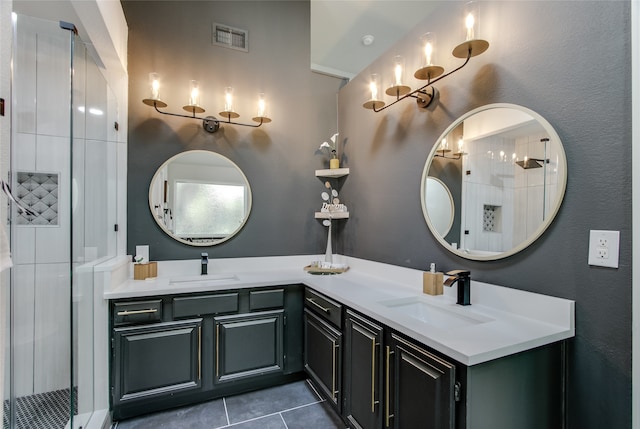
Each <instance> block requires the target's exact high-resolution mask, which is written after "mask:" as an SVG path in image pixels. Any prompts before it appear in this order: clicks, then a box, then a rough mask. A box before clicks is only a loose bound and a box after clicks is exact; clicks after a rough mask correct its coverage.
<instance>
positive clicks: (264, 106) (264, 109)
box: [258, 94, 267, 117]
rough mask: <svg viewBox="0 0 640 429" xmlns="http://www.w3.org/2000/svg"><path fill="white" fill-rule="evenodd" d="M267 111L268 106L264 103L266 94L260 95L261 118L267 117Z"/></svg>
mask: <svg viewBox="0 0 640 429" xmlns="http://www.w3.org/2000/svg"><path fill="white" fill-rule="evenodd" d="M266 111H267V105H266V102H265V101H264V94H260V95H259V96H258V116H259V117H264V116H267V115H266V114H265V113H266Z"/></svg>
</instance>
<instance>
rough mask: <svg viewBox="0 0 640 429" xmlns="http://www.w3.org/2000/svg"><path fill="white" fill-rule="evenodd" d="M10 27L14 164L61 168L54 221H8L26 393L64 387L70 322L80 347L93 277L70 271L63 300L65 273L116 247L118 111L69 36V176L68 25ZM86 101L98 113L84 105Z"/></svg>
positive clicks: (87, 330)
mask: <svg viewBox="0 0 640 429" xmlns="http://www.w3.org/2000/svg"><path fill="white" fill-rule="evenodd" d="M17 28H18V31H17V38H16V40H17V42H16V43H17V45H16V50H15V57H14V89H13V100H12V106H13V143H12V148H13V154H12V156H13V170H14V172H17V171H25V172H46V173H55V174H58V175H59V193H58V213H59V214H58V216H59V222H58V225H57V226H30V225H19V226H17V225H14V226H13V230H12V231H13V234H14V237H13V239H12V244H13V247H12V254H13V261H14V308H15V309H16V311H15V312H14V314H15V316H14V317H15V319H14V320H15V324H14V341H15V342H14V344H15V347H14V365H13V371H14V387H15V394H16V396H24V395H30V394H34V393H42V392H47V391H52V390H58V389H64V388H68V387H69V384H70V377H71V369H70V362H71V348H72V345H71V341H72V340H71V338H72V336H71V330H72V328H73V331H74V332H75V334H74V338H76V339H77V341H78V342H77V343H75V344H74V345H73V348H74V349H75V350H79V349H80V350H82V349H83V348H84V347H83V341H85V342H88V341H89V339H90V338H91V337H92V335H91V334H92V323H91V321H92V317H91V313H90V312H89V314H86V313H87V312H86V308H88V309H92V305H93V286H92V284H91V283H90V282H88V283H87V282H83V281H82V280H83V279H84V278H89V279H90V278H91V276H80V275H74V277H73V281H74V292H73V297H72V303H73V304H71V302H70V301H71V296H70V290H71V281H72V277H71V272H72V270H74V271H75V270H76V268H77V267H79V266H82V265H84V264H90V263H91V261H95V260H97V259H99V258H102V257H105V256H108V255H115V253H116V236H115V232H113V225H115V224H116V223H117V221H116V205H115V203H114V202H115V200H116V192H117V189H116V188H117V183H116V182H117V177H118V174H117V170H118V167H117V164H118V158H119V156H118V154H117V153H118V152H119V151H120V148H119V147H118V144H117V133H116V130H115V127H114V126H113V124H114V122H115V121H116V120H117V115H118V112H117V107H116V102H115V97H114V96H113V95H112V93H111V92H110V91H109V90H108V88H107V87H106V84H105V82H104V78H103V77H102V75H101V72H100V70H98V68H97V67H96V66H95V64H94V63H93V62H92V61H87V58H86V50H85V49H84V46H83V45H82V44H81V43H78V42H76V45H75V54H74V58H73V60H74V91H73V94H74V95H73V96H74V100H73V101H74V105H73V107H74V110H73V111H74V114H73V136H74V145H73V146H74V147H73V169H74V174H73V176H72V175H71V159H70V155H71V147H70V126H71V114H70V97H71V85H70V65H71V54H70V52H71V50H70V32H69V31H67V30H62V29H60V28H59V26H58V23H57V22H49V21H42V20H37V19H33V18H24V17H21V16H19V17H18V24H17ZM92 108H93V109H97V110H98V111H101V112H102V114H91V113H89V111H90V109H92ZM94 112H96V113H99V112H97V111H94ZM14 177H15V175H14ZM14 188H15V184H14ZM72 213H73V247H72V243H71V237H72V231H71V224H72V222H71V218H72V215H71V214H72ZM109 227H111V230H110V229H109ZM72 248H73V254H71V249H72ZM71 305H73V308H72V307H71ZM72 309H73V311H74V314H75V316H76V318H75V323H74V326H71V322H70V317H69V314H70V311H71V310H72ZM78 316H86V321H85V320H81V321H80V322H78ZM85 360H87V362H84V361H85ZM75 364H76V368H87V371H92V370H93V366H92V355H91V353H90V352H87V353H78V355H77V359H76V360H75ZM87 377H91V374H87ZM79 378H82V377H81V376H78V375H76V376H74V379H75V382H74V384H76V385H77V384H82V380H80V381H78V379H79ZM85 378H86V377H85ZM91 378H92V377H91ZM5 384H6V383H5ZM87 390H89V389H88V388H87ZM86 393H87V394H88V393H90V392H88V391H86ZM86 396H88V395H86ZM92 405H93V404H92V403H91V404H87V406H88V407H89V406H92Z"/></svg>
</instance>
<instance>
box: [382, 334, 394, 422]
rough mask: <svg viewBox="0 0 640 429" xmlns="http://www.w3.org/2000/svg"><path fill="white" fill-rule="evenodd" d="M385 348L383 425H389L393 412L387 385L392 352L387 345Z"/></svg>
mask: <svg viewBox="0 0 640 429" xmlns="http://www.w3.org/2000/svg"><path fill="white" fill-rule="evenodd" d="M386 349H387V353H386V355H387V362H386V364H387V365H386V374H385V387H386V389H385V390H386V392H385V393H386V395H385V397H386V401H385V407H384V408H385V413H384V414H385V427H389V426H390V425H391V419H392V418H393V417H394V415H393V414H391V413H390V411H391V410H390V404H389V403H390V402H391V400H390V398H389V396H390V394H391V390H390V386H389V362H390V361H391V355H392V354H393V353H394V352H393V351H392V350H391V348H390V347H389V346H387V347H386Z"/></svg>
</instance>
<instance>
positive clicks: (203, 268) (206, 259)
mask: <svg viewBox="0 0 640 429" xmlns="http://www.w3.org/2000/svg"><path fill="white" fill-rule="evenodd" d="M200 256H201V257H202V260H201V261H200V267H201V268H200V275H203V276H206V275H207V264H208V263H209V254H208V253H207V252H202V253H201V254H200Z"/></svg>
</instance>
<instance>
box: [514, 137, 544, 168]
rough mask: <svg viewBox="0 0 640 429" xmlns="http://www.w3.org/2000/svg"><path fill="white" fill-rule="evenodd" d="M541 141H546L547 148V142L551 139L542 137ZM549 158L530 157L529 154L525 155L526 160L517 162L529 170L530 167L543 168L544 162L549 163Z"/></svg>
mask: <svg viewBox="0 0 640 429" xmlns="http://www.w3.org/2000/svg"><path fill="white" fill-rule="evenodd" d="M540 141H541V142H543V143H545V149H546V143H547V142H548V141H549V139H548V138H543V139H540ZM549 162H550V161H549V159H548V158H546V157H545V158H544V159H540V158H529V157H528V156H525V157H524V160H522V161H516V164H518V165H519V166H520V167H522V168H524V169H525V170H528V169H530V168H542V164H540V163H543V164H549Z"/></svg>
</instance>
